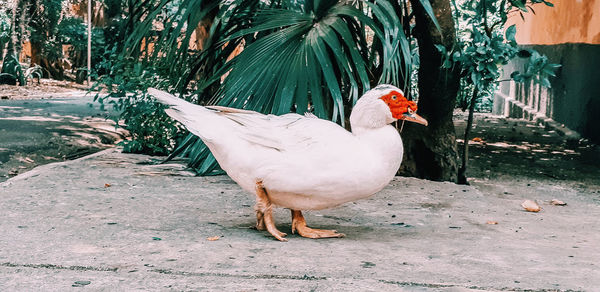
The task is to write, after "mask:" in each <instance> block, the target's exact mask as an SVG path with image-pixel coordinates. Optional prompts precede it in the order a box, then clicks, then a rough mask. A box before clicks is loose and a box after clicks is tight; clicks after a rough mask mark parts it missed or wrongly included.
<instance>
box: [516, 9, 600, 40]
mask: <svg viewBox="0 0 600 292" xmlns="http://www.w3.org/2000/svg"><path fill="white" fill-rule="evenodd" d="M550 1H551V2H552V3H554V7H547V6H546V5H544V4H537V5H535V6H534V10H535V14H533V13H524V16H525V21H523V19H521V16H520V15H519V14H518V13H512V14H511V16H510V18H509V21H508V25H511V24H516V25H517V43H519V44H521V45H531V44H536V45H553V44H562V43H588V44H600V0H550ZM507 27H508V26H507Z"/></svg>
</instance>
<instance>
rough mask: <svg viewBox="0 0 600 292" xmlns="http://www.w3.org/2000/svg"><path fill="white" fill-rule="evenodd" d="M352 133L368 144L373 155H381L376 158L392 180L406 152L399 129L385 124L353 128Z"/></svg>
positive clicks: (387, 177) (384, 172) (387, 176)
mask: <svg viewBox="0 0 600 292" xmlns="http://www.w3.org/2000/svg"><path fill="white" fill-rule="evenodd" d="M352 133H353V134H354V135H355V136H356V137H357V138H359V139H360V140H361V141H363V143H365V144H366V145H368V148H369V149H371V150H372V151H373V152H372V153H373V154H374V155H375V156H373V157H379V158H378V159H376V160H377V163H378V165H379V166H380V167H381V168H382V173H383V174H385V176H386V179H389V180H391V179H392V178H393V177H394V175H396V172H397V171H398V168H400V163H401V162H402V155H403V154H404V147H403V145H402V139H401V138H400V134H398V130H397V129H396V128H395V127H393V126H391V125H385V126H383V127H380V128H361V127H357V128H355V129H353V130H352ZM386 183H387V182H386Z"/></svg>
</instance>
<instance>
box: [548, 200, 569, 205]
mask: <svg viewBox="0 0 600 292" xmlns="http://www.w3.org/2000/svg"><path fill="white" fill-rule="evenodd" d="M550 204H552V205H555V206H566V205H567V203H565V202H563V201H561V200H557V199H552V201H550Z"/></svg>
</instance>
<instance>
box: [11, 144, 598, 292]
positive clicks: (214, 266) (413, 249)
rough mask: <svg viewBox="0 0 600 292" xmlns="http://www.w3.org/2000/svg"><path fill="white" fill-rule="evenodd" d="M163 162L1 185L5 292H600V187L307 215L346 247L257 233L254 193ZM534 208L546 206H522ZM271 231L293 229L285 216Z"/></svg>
mask: <svg viewBox="0 0 600 292" xmlns="http://www.w3.org/2000/svg"><path fill="white" fill-rule="evenodd" d="M158 161H160V159H158V158H153V157H149V156H143V155H132V154H122V153H119V151H118V150H117V149H111V150H105V151H103V152H99V153H97V154H93V155H91V156H87V157H84V158H80V159H77V160H73V161H67V162H60V163H53V164H48V165H44V166H40V167H38V168H36V169H34V170H32V171H30V172H27V173H25V174H21V175H18V176H16V177H14V178H11V179H9V180H8V181H6V182H4V183H2V184H0V214H2V220H1V221H0V233H2V234H3V236H2V237H0V283H2V285H1V286H2V290H4V291H70V290H77V289H82V287H85V288H86V289H88V290H89V289H91V290H92V291H133V290H143V291H199V290H213V291H251V290H267V291H272V290H275V291H347V290H351V291H398V290H400V291H471V290H487V291H498V290H500V291H504V290H509V291H512V290H517V291H571V290H576V291H579V290H581V291H598V290H599V289H600V248H599V245H598V242H600V232H598V231H600V220H599V219H598V218H600V189H599V188H598V187H597V185H594V186H591V187H590V186H586V187H582V186H581V185H580V184H579V183H577V182H576V181H559V180H556V179H552V178H548V179H545V180H544V179H536V180H530V179H511V180H507V179H505V178H504V177H500V178H494V177H491V178H482V179H477V180H474V181H472V184H471V186H464V185H456V184H452V183H439V182H431V181H424V180H419V179H414V178H404V177H397V178H395V179H394V181H393V182H392V183H391V184H390V185H389V186H388V187H387V188H385V189H384V190H383V191H382V192H380V193H378V194H376V195H375V196H373V197H372V198H370V199H368V200H363V201H358V202H355V203H349V204H346V205H343V206H340V207H338V208H335V209H331V210H324V211H314V212H307V213H306V218H307V221H308V223H309V225H310V226H313V227H322V228H335V229H337V230H339V231H340V232H343V233H345V234H346V235H347V237H345V238H342V239H322V240H312V239H305V238H301V237H299V236H296V235H288V239H289V242H279V241H276V240H274V239H273V238H272V237H270V236H269V235H268V234H267V233H265V232H259V231H256V230H253V229H250V228H249V226H251V225H253V224H254V212H253V209H252V206H253V202H254V198H253V197H252V195H248V194H246V193H244V192H243V191H242V190H241V189H240V188H239V187H238V186H237V185H236V184H234V183H233V182H232V181H231V180H230V179H229V178H227V177H226V176H216V177H195V176H193V174H192V173H190V172H189V171H187V170H186V168H185V164H184V163H183V162H181V161H180V162H176V163H172V164H166V165H155V163H156V162H158ZM525 199H531V200H537V202H538V203H539V204H540V205H541V206H542V208H543V210H542V211H541V212H539V213H531V212H526V211H524V210H523V209H522V208H521V206H520V204H521V202H523V201H524V200H525ZM552 199H559V200H562V201H564V202H566V203H567V205H566V206H555V205H551V204H550V203H549V201H550V200H552ZM276 221H277V223H278V226H279V227H280V230H282V231H283V232H288V233H289V230H290V215H289V211H287V210H283V209H278V210H277V211H276ZM494 222H497V224H489V223H494ZM216 236H218V238H217V237H216ZM209 239H212V240H209ZM214 239H217V240H214Z"/></svg>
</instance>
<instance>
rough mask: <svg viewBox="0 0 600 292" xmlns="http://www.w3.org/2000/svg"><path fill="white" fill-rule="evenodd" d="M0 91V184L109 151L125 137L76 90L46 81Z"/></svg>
mask: <svg viewBox="0 0 600 292" xmlns="http://www.w3.org/2000/svg"><path fill="white" fill-rule="evenodd" d="M0 90H1V91H0V97H2V100H0V182H2V181H5V180H7V179H8V178H10V177H13V176H15V175H17V174H20V173H23V172H26V171H28V170H30V169H32V168H34V167H36V166H38V165H43V164H46V163H51V162H58V161H64V160H71V159H75V158H78V157H82V156H85V155H88V154H91V153H94V152H97V151H100V150H103V149H106V148H109V147H113V146H114V145H115V142H117V141H119V140H121V139H122V138H123V137H124V135H125V131H123V130H122V129H119V130H117V129H115V127H114V122H112V121H111V120H107V117H108V116H109V115H110V113H109V112H107V111H104V110H100V108H99V106H98V104H96V103H94V102H93V98H92V96H91V95H89V94H87V92H86V91H83V90H81V89H78V88H73V87H62V86H58V85H56V84H55V82H51V81H45V82H42V85H37V84H34V85H30V86H26V87H18V86H7V85H3V86H0Z"/></svg>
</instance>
